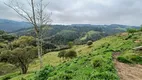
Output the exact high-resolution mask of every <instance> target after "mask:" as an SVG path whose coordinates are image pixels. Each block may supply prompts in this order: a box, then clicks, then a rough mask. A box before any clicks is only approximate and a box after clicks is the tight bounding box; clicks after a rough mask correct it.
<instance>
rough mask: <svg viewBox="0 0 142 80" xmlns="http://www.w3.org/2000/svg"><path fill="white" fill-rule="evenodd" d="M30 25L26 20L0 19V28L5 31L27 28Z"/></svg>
mask: <svg viewBox="0 0 142 80" xmlns="http://www.w3.org/2000/svg"><path fill="white" fill-rule="evenodd" d="M31 26H32V25H31V24H30V23H28V22H19V21H13V20H8V19H0V30H4V31H6V32H12V31H16V30H19V29H21V28H29V27H31Z"/></svg>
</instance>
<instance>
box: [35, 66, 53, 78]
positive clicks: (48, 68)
mask: <svg viewBox="0 0 142 80" xmlns="http://www.w3.org/2000/svg"><path fill="white" fill-rule="evenodd" d="M53 70H54V68H53V67H52V66H50V65H47V66H46V67H45V68H44V69H42V70H40V71H38V72H36V75H35V79H34V80H47V79H48V78H49V74H50V72H52V71H53Z"/></svg>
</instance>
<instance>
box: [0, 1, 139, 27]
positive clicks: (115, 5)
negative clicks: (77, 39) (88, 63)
mask: <svg viewBox="0 0 142 80" xmlns="http://www.w3.org/2000/svg"><path fill="white" fill-rule="evenodd" d="M3 1H5V2H6V3H8V2H7V0H0V18H2V19H10V20H16V21H24V20H23V19H22V18H21V17H20V16H18V15H17V14H16V13H15V11H13V10H12V9H10V8H9V7H7V6H6V5H4V4H3ZM18 1H20V2H21V3H23V4H24V7H25V8H27V9H28V8H29V7H30V6H29V5H28V4H27V3H26V1H27V0H18ZM44 1H45V2H44V3H49V5H48V6H47V10H46V12H48V13H52V15H51V19H52V21H53V22H52V23H53V24H124V25H141V24H142V6H141V5H142V0H44Z"/></svg>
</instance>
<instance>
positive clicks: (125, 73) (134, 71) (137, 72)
mask: <svg viewBox="0 0 142 80" xmlns="http://www.w3.org/2000/svg"><path fill="white" fill-rule="evenodd" d="M119 55H120V54H117V53H116V54H114V64H115V67H116V70H117V72H118V75H119V77H120V80H141V79H142V65H139V64H133V65H132V64H131V65H130V64H125V63H122V62H119V61H118V60H117V56H119Z"/></svg>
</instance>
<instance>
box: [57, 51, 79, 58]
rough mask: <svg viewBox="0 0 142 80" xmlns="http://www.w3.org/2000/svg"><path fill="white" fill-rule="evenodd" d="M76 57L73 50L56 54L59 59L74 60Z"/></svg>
mask: <svg viewBox="0 0 142 80" xmlns="http://www.w3.org/2000/svg"><path fill="white" fill-rule="evenodd" d="M76 56H77V53H76V51H74V50H69V51H60V52H59V53H58V57H60V58H74V57H76Z"/></svg>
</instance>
